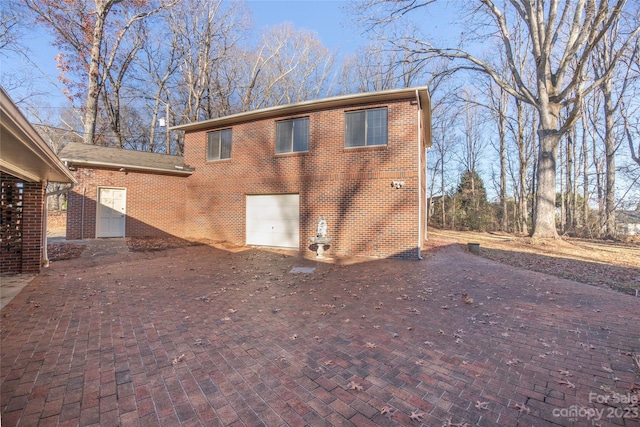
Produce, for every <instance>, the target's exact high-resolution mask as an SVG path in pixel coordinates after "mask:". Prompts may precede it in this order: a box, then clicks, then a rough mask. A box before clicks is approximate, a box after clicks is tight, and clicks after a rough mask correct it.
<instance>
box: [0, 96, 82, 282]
mask: <svg viewBox="0 0 640 427" xmlns="http://www.w3.org/2000/svg"><path fill="white" fill-rule="evenodd" d="M0 145H1V146H2V149H1V150H0V273H37V272H39V271H40V268H41V266H42V265H43V264H46V263H47V262H48V260H47V257H46V247H47V242H46V236H47V233H46V211H45V209H46V203H45V198H46V193H45V192H46V188H47V182H60V183H68V184H70V183H73V182H74V178H73V176H72V175H71V173H70V172H69V171H68V170H67V169H66V168H65V166H64V165H63V164H62V163H61V162H60V160H58V158H57V157H56V155H55V153H54V152H53V150H51V148H50V147H49V146H48V145H47V143H46V142H45V141H44V140H43V139H42V137H41V136H40V135H39V134H38V132H37V131H36V130H35V129H34V128H33V126H32V125H31V124H30V123H29V121H28V120H27V119H26V117H25V116H24V115H23V114H22V113H21V112H20V110H19V109H18V108H17V107H16V105H15V104H14V102H13V101H12V100H11V98H9V96H8V95H7V93H6V92H5V91H4V89H2V88H0Z"/></svg>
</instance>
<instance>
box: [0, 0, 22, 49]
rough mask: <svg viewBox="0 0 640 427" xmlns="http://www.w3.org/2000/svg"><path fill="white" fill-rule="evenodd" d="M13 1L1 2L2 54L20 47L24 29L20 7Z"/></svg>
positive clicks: (0, 45) (0, 35)
mask: <svg viewBox="0 0 640 427" xmlns="http://www.w3.org/2000/svg"><path fill="white" fill-rule="evenodd" d="M13 3H14V2H13V0H5V1H3V2H2V3H1V4H0V54H2V53H3V52H4V51H6V50H15V49H17V48H18V47H19V43H18V40H19V38H20V36H21V32H22V30H21V28H20V16H19V14H18V8H17V7H16V5H15V4H13Z"/></svg>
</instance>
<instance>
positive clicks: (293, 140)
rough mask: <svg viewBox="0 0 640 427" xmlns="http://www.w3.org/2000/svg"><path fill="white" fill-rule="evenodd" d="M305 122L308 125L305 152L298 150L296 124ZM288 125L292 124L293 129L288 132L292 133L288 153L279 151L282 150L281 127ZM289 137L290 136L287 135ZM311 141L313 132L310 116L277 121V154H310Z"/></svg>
mask: <svg viewBox="0 0 640 427" xmlns="http://www.w3.org/2000/svg"><path fill="white" fill-rule="evenodd" d="M300 122H305V123H306V128H307V129H306V141H305V144H304V146H305V149H304V150H296V149H295V148H296V123H300ZM288 123H291V129H290V130H287V132H290V133H291V135H290V139H291V141H289V148H288V150H286V151H279V149H280V135H281V134H280V129H281V126H284V125H286V124H288ZM287 136H289V135H287ZM310 139H311V130H310V119H309V117H308V116H306V117H294V118H291V119H284V120H278V121H276V143H275V146H276V147H275V151H276V154H278V155H279V154H294V153H308V152H309V140H310Z"/></svg>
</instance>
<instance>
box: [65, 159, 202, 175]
mask: <svg viewBox="0 0 640 427" xmlns="http://www.w3.org/2000/svg"><path fill="white" fill-rule="evenodd" d="M61 160H63V161H65V162H67V163H69V165H70V166H73V165H76V166H99V167H106V168H118V169H124V170H130V171H153V172H163V173H168V174H171V175H191V174H193V172H194V170H193V169H186V168H184V167H183V166H178V165H176V166H174V168H175V169H161V168H154V167H148V166H132V165H126V164H118V163H108V162H97V161H91V160H73V159H61Z"/></svg>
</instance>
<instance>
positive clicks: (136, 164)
mask: <svg viewBox="0 0 640 427" xmlns="http://www.w3.org/2000/svg"><path fill="white" fill-rule="evenodd" d="M58 157H60V160H62V161H63V162H67V164H68V165H69V166H72V165H78V166H94V167H106V168H118V169H121V168H124V169H127V170H137V171H148V172H160V173H171V174H176V175H191V174H192V173H193V168H190V167H189V166H186V165H185V164H184V157H182V156H172V155H168V154H158V153H149V152H146V151H136V150H123V149H120V148H112V147H102V146H99V145H89V144H82V143H78V142H71V143H69V144H67V145H66V146H65V147H64V148H63V149H62V151H60V153H59V154H58Z"/></svg>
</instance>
